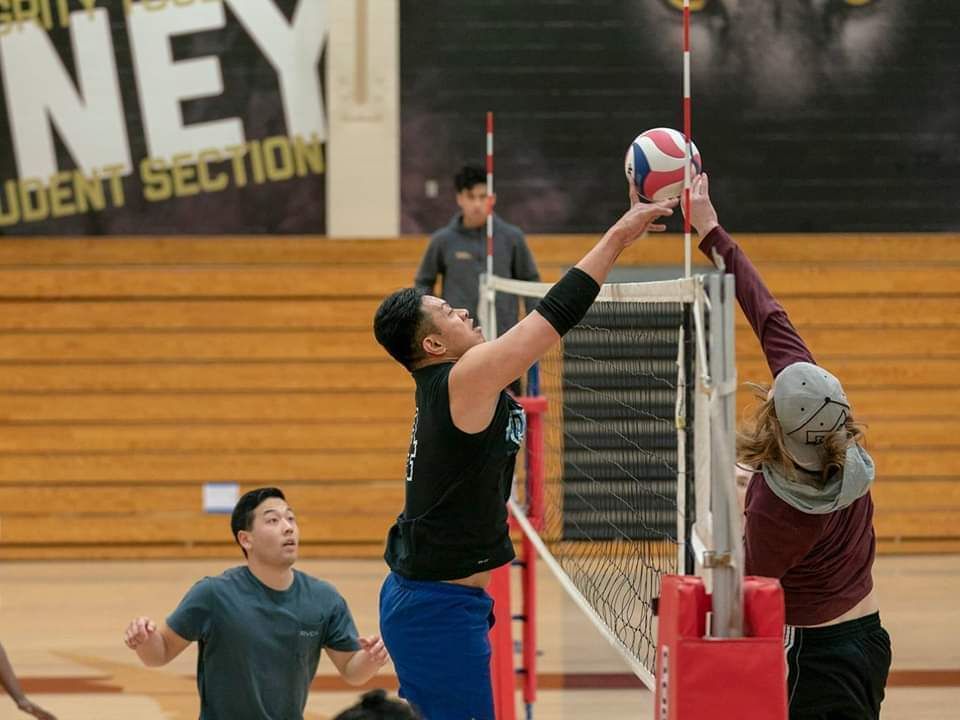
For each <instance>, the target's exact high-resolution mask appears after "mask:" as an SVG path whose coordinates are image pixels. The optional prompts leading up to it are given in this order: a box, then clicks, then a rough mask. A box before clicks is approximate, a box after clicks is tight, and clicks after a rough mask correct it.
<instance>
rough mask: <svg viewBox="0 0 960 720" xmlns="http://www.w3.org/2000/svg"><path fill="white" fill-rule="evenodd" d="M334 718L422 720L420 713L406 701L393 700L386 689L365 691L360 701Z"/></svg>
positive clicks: (354, 719)
mask: <svg viewBox="0 0 960 720" xmlns="http://www.w3.org/2000/svg"><path fill="white" fill-rule="evenodd" d="M333 720H420V715H419V714H418V713H417V712H416V710H414V709H413V708H412V707H410V706H409V705H407V704H406V703H405V702H401V701H399V700H391V699H390V698H388V697H387V693H386V691H385V690H380V689H377V690H371V691H370V692H366V693H364V694H363V695H362V696H361V698H360V702H358V703H357V704H356V705H354V706H353V707H349V708H347V709H346V710H344V711H343V712H341V713H340V714H339V715H337V716H336V717H335V718H334V719H333Z"/></svg>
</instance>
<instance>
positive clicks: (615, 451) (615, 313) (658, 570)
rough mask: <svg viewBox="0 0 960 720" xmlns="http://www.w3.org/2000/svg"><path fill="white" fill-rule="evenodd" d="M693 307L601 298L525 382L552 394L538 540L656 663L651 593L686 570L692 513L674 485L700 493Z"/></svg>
mask: <svg viewBox="0 0 960 720" xmlns="http://www.w3.org/2000/svg"><path fill="white" fill-rule="evenodd" d="M527 304H528V305H529V306H530V307H535V301H529V300H528V301H527ZM689 317H690V312H689V310H688V309H687V308H686V307H685V306H684V305H683V304H682V303H651V302H632V301H631V302H619V301H618V302H597V303H595V304H594V305H593V308H592V309H591V310H590V312H589V314H588V315H587V317H586V318H585V319H584V321H583V322H582V323H581V324H580V325H578V326H577V327H576V328H574V329H573V330H572V331H571V332H570V333H568V334H567V335H566V336H565V338H564V339H563V341H562V342H561V344H560V345H558V346H557V347H556V348H555V349H554V350H552V351H551V352H550V353H549V354H548V355H547V356H546V357H544V358H543V360H542V361H541V362H540V363H539V365H538V367H537V368H535V369H534V370H533V371H532V377H531V378H530V380H529V381H528V388H527V391H528V394H534V393H535V392H536V390H537V385H539V391H540V394H542V395H544V396H546V398H547V401H548V410H547V414H546V416H545V419H544V445H545V447H544V452H545V454H546V457H545V458H544V461H545V493H544V503H543V525H542V530H541V531H540V534H541V538H542V540H543V541H544V543H545V545H546V546H547V548H548V549H549V551H550V552H551V553H552V555H553V556H554V558H556V560H557V561H558V562H559V564H560V566H561V567H562V568H563V570H564V572H565V573H566V574H567V575H568V576H569V578H570V579H571V580H572V581H573V583H574V584H575V585H576V587H577V589H578V590H579V592H580V594H581V595H582V596H583V597H584V599H585V600H586V601H587V602H588V603H589V604H590V605H591V606H592V608H593V609H594V610H595V611H596V613H597V614H598V615H599V616H600V618H601V619H602V620H603V622H604V623H605V624H606V625H607V626H608V627H609V628H610V630H611V631H612V632H613V634H614V635H615V636H616V637H617V638H618V639H619V640H620V642H621V643H622V644H623V645H624V647H625V648H626V649H627V651H628V652H630V653H631V654H632V655H633V656H634V657H635V658H636V659H637V661H639V662H640V663H641V664H642V665H643V666H644V667H646V668H647V669H648V670H649V671H650V672H651V673H653V672H654V662H655V651H656V625H655V616H654V612H653V607H652V600H653V598H655V597H657V596H658V595H659V591H660V578H661V576H662V575H664V574H670V573H682V572H683V571H684V568H683V566H682V561H681V560H680V558H681V557H682V553H681V551H680V547H679V539H678V537H679V533H678V523H682V522H684V520H683V519H682V518H684V517H686V516H687V514H686V513H682V512H680V510H679V509H678V492H677V490H678V488H677V483H678V482H680V483H684V486H685V487H686V488H688V492H690V493H692V466H693V463H692V458H691V459H688V458H687V457H686V455H687V453H688V450H689V451H692V448H693V444H692V428H693V421H692V397H690V396H689V392H690V391H689V387H690V379H692V378H693V377H694V375H693V370H692V363H693V358H694V353H693V348H692V346H689V343H690V338H692V336H693V332H692V328H689V327H687V326H688V325H689V324H690V323H689V319H688V318H689ZM681 338H683V340H681ZM681 342H684V343H686V344H687V345H688V347H685V348H684V352H683V354H682V357H683V358H685V359H684V360H683V363H684V364H685V365H687V367H684V368H681V367H680V365H679V363H678V359H679V357H680V356H679V354H678V350H679V347H680V343H681ZM683 378H687V381H684V379H683ZM678 409H679V416H678ZM678 427H680V428H681V432H682V433H683V442H681V441H680V440H679V439H678ZM681 454H683V455H684V457H681ZM522 502H523V497H522V493H521V503H522ZM687 507H690V503H689V502H688V503H687Z"/></svg>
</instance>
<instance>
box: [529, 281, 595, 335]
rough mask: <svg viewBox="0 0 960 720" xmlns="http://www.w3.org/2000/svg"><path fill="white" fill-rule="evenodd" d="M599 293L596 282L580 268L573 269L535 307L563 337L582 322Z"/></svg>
mask: <svg viewBox="0 0 960 720" xmlns="http://www.w3.org/2000/svg"><path fill="white" fill-rule="evenodd" d="M599 292H600V286H599V285H597V281H596V280H594V279H593V278H592V277H590V276H589V275H588V274H587V273H585V272H584V271H583V270H581V269H580V268H578V267H573V268H570V270H568V271H567V274H566V275H564V276H563V277H562V278H560V279H559V280H558V281H557V282H556V284H555V285H554V286H553V287H552V288H550V292H548V293H547V294H546V295H545V296H544V298H543V300H541V301H540V304H539V305H537V312H538V313H540V314H541V315H542V316H543V317H544V318H545V319H546V321H547V322H548V323H550V324H551V325H553V329H554V330H556V331H557V332H558V333H559V334H560V336H561V337H563V336H564V335H566V334H567V332H568V331H570V329H571V328H573V327H574V326H575V325H576V324H577V323H578V322H580V321H581V320H583V316H584V315H586V314H587V310H589V309H590V306H591V305H593V301H594V300H596V299H597V294H598V293H599Z"/></svg>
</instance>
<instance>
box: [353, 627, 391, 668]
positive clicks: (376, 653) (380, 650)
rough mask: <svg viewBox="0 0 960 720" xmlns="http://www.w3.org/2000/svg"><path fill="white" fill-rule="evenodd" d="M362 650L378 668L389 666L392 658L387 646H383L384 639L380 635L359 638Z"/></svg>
mask: <svg viewBox="0 0 960 720" xmlns="http://www.w3.org/2000/svg"><path fill="white" fill-rule="evenodd" d="M358 640H359V642H360V648H361V649H362V650H363V651H364V652H365V653H367V657H369V658H370V661H371V662H373V663H374V665H376V666H377V667H383V666H384V665H386V664H387V661H388V660H389V659H390V656H389V655H388V654H387V646H386V645H384V644H383V638H381V637H380V636H379V635H371V636H370V637H365V638H364V637H362V638H358Z"/></svg>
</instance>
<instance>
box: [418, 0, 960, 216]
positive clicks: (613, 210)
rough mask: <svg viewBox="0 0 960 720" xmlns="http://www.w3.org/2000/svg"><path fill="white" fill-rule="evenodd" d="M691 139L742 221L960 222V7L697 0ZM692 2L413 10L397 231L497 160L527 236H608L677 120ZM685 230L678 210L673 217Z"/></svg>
mask: <svg viewBox="0 0 960 720" xmlns="http://www.w3.org/2000/svg"><path fill="white" fill-rule="evenodd" d="M690 7H691V12H692V27H691V32H690V41H691V46H692V72H691V75H692V78H691V82H692V96H693V97H692V99H693V139H694V141H695V142H696V144H697V147H698V148H699V150H700V152H701V153H702V156H703V167H704V169H705V170H706V171H707V172H708V173H709V175H710V191H711V196H712V197H713V200H714V201H715V203H716V205H717V208H718V210H719V211H720V213H721V217H722V218H723V221H724V224H725V225H727V226H728V227H729V228H730V229H731V230H735V231H740V232H890V231H905V232H917V231H957V230H958V229H960V203H958V202H957V200H958V198H960V75H958V68H960V64H958V60H957V58H958V57H960V33H958V32H957V29H958V28H960V2H958V1H957V0H788V1H786V2H773V1H772V0H736V2H734V1H733V0H696V1H695V2H691V3H690ZM682 9H683V2H682V0H632V1H630V2H627V1H626V0H592V1H591V2H569V0H538V1H537V2H490V0H457V2H449V1H448V0H416V1H415V2H414V1H411V2H402V3H401V5H400V62H401V68H402V75H401V121H402V128H401V132H402V141H401V176H402V183H401V193H402V194H401V207H402V212H403V215H402V223H401V230H402V232H405V233H416V232H432V231H433V230H435V229H436V228H438V227H439V226H441V225H443V224H445V223H447V222H448V221H449V220H450V217H451V216H452V215H453V213H454V210H455V209H456V205H455V204H454V188H453V182H452V178H453V175H454V173H455V172H456V170H457V166H458V165H459V164H460V163H463V162H468V161H469V162H473V163H475V164H478V165H480V166H481V167H482V166H483V162H484V149H485V146H484V117H485V113H486V111H488V110H493V111H494V112H495V113H496V138H495V146H496V149H495V154H496V178H495V188H496V191H497V211H498V212H499V213H500V214H502V216H503V217H504V218H505V219H506V220H508V221H509V222H512V223H515V224H517V225H519V226H520V227H522V228H523V229H524V230H526V231H528V232H544V233H551V232H590V233H593V232H599V231H602V230H603V229H604V228H606V227H607V226H608V225H609V224H610V223H611V222H613V220H615V219H616V218H617V217H619V216H620V213H622V212H623V209H624V206H625V203H626V201H627V188H626V182H625V180H624V172H623V159H624V153H625V152H626V149H627V146H628V145H629V144H630V141H631V140H633V138H634V137H636V136H637V135H638V134H639V133H641V132H643V131H644V130H648V129H650V128H656V127H673V128H678V129H680V128H682V115H681V110H682V101H681V88H682V37H683V34H682V21H681V19H682V17H683V13H682ZM669 227H670V228H671V229H672V230H675V231H676V230H679V229H680V227H681V224H680V219H679V217H677V218H674V219H673V220H671V221H670V224H669Z"/></svg>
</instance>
